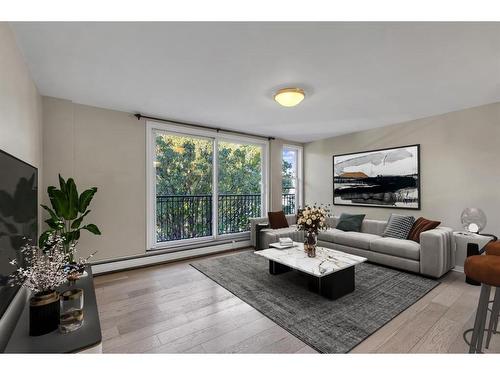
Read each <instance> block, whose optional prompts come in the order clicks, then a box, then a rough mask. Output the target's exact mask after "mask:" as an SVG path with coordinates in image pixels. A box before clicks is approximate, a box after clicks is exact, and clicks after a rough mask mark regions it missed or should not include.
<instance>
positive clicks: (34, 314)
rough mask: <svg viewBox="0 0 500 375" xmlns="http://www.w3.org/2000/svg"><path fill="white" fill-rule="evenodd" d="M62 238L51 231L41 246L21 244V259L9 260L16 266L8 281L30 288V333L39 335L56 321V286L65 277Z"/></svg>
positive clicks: (46, 331) (44, 332) (51, 327)
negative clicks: (43, 246)
mask: <svg viewBox="0 0 500 375" xmlns="http://www.w3.org/2000/svg"><path fill="white" fill-rule="evenodd" d="M64 246H65V245H64V239H63V238H62V237H61V236H59V235H54V234H50V235H49V236H48V238H47V241H46V245H45V248H44V249H41V248H40V247H38V246H35V245H31V244H27V245H25V246H23V247H22V248H21V261H20V262H19V261H18V260H17V259H14V260H11V262H10V263H11V264H12V265H17V266H18V268H17V270H16V271H15V272H14V273H13V274H12V275H11V278H10V284H11V285H21V286H23V287H25V288H27V289H29V290H30V291H31V292H32V297H31V299H30V313H29V319H30V324H29V327H30V328H29V334H30V335H31V336H40V335H44V334H46V333H49V332H52V331H53V330H55V329H57V327H58V325H59V311H60V310H59V309H60V307H59V293H58V292H57V291H56V288H57V287H58V286H60V285H61V284H63V283H64V282H65V281H66V279H67V273H66V270H65V266H66V264H67V263H68V255H67V254H66V252H65V251H64Z"/></svg>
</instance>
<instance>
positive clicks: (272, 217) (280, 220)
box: [267, 211, 288, 229]
mask: <svg viewBox="0 0 500 375" xmlns="http://www.w3.org/2000/svg"><path fill="white" fill-rule="evenodd" d="M267 218H268V219H269V226H270V227H271V229H280V228H288V221H286V217H285V214H284V212H283V211H276V212H268V213H267Z"/></svg>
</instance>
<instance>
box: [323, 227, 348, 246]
mask: <svg viewBox="0 0 500 375" xmlns="http://www.w3.org/2000/svg"><path fill="white" fill-rule="evenodd" d="M338 233H345V232H344V231H343V230H340V229H336V228H328V229H327V230H322V231H321V232H319V233H318V240H320V241H326V242H331V243H333V242H334V241H333V238H334V237H335V236H336V235H337V234H338Z"/></svg>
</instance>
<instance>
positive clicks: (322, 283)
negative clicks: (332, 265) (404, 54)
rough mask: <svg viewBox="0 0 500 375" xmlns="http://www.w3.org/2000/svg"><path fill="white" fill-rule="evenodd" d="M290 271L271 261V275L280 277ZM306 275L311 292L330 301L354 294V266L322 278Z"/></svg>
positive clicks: (286, 267) (288, 268)
mask: <svg viewBox="0 0 500 375" xmlns="http://www.w3.org/2000/svg"><path fill="white" fill-rule="evenodd" d="M290 270H291V268H290V267H288V266H285V265H283V264H281V263H278V262H275V261H272V260H270V261H269V273H270V274H271V275H279V274H281V273H285V272H288V271H290ZM298 272H300V271H298ZM302 273H303V272H302ZM305 275H307V280H308V286H309V290H311V291H313V292H315V293H318V294H320V295H322V296H323V297H326V298H328V299H337V298H340V297H342V296H345V295H346V294H349V293H352V292H354V266H351V267H349V268H346V269H343V270H340V271H337V272H334V273H331V274H329V275H326V276H322V277H316V276H313V275H309V274H305Z"/></svg>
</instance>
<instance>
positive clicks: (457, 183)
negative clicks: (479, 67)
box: [304, 103, 500, 265]
mask: <svg viewBox="0 0 500 375" xmlns="http://www.w3.org/2000/svg"><path fill="white" fill-rule="evenodd" d="M499 142H500V103H495V104H489V105H484V106H480V107H475V108H471V109H467V110H463V111H457V112H452V113H447V114H443V115H439V116H434V117H429V118H425V119H421V120H415V121H410V122H406V123H403V124H397V125H392V126H387V127H383V128H379V129H373V130H368V131H363V132H359V133H352V134H347V135H343V136H339V137H334V138H328V139H324V140H321V141H317V142H312V143H308V144H306V146H305V149H304V159H305V167H304V170H305V198H306V202H313V201H317V202H322V203H333V186H332V184H333V168H332V156H333V155H334V154H344V153H350V152H357V151H366V150H373V149H379V148H386V147H396V146H403V145H408V144H416V143H418V144H420V145H421V147H420V157H421V164H420V169H421V196H422V200H421V204H422V209H421V210H419V211H413V210H397V212H398V213H407V214H411V215H414V216H416V217H418V216H424V217H427V218H429V219H436V220H440V221H442V223H443V225H446V226H450V227H453V228H456V229H457V230H458V229H462V228H461V223H460V213H461V212H462V210H463V209H464V208H465V207H479V208H482V209H483V210H484V211H485V213H486V215H487V216H488V226H487V227H486V229H485V231H484V232H485V233H488V232H489V233H494V234H497V235H498V234H500V190H499V188H500V147H499ZM334 212H335V213H336V214H339V213H341V212H351V213H366V215H367V217H368V218H374V219H387V218H388V217H389V215H390V213H391V212H394V210H393V209H390V208H372V207H369V208H368V207H345V206H334ZM464 257H465V255H464V254H457V265H463V261H464Z"/></svg>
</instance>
